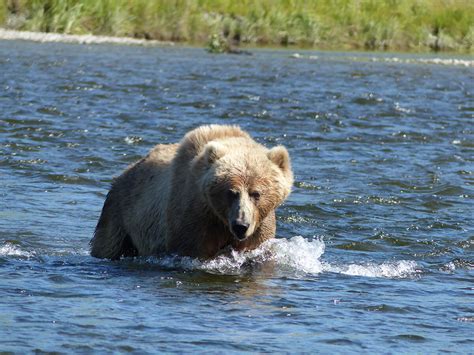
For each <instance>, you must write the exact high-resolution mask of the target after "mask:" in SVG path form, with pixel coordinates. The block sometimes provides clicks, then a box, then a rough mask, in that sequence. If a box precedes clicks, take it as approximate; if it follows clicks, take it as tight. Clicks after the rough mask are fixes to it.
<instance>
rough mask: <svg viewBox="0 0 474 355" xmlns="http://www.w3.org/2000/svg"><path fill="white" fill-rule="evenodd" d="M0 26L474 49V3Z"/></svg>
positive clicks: (295, 6) (18, 19)
mask: <svg viewBox="0 0 474 355" xmlns="http://www.w3.org/2000/svg"><path fill="white" fill-rule="evenodd" d="M0 26H2V27H6V28H10V29H17V30H29V31H43V32H59V33H68V34H86V33H92V34H98V35H114V36H130V37H136V38H147V39H158V40H167V41H178V42H187V43H192V44H203V45H204V44H205V43H207V42H208V41H209V38H210V37H211V36H212V35H218V36H220V37H223V38H225V39H226V40H227V41H229V42H232V43H233V44H235V45H238V44H244V45H245V44H249V45H277V46H288V45H294V46H300V47H312V48H321V49H368V50H408V51H432V50H435V51H437V50H450V51H459V52H472V51H473V50H474V1H473V0H240V1H234V0H194V1H193V0H0Z"/></svg>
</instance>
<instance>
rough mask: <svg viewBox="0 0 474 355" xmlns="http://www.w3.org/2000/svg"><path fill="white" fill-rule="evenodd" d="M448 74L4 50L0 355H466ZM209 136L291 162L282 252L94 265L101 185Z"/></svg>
mask: <svg viewBox="0 0 474 355" xmlns="http://www.w3.org/2000/svg"><path fill="white" fill-rule="evenodd" d="M443 58H444V57H441V58H440V57H439V56H438V57H429V56H428V57H427V56H401V55H399V56H394V55H392V56H390V55H374V54H361V53H358V54H354V53H315V52H314V53H313V52H306V53H303V54H300V55H296V56H292V52H287V51H270V50H268V51H266V50H260V51H254V55H252V56H228V55H220V56H214V55H211V54H208V53H206V52H205V51H203V50H202V49H196V48H172V47H168V48H156V47H154V48H146V47H131V46H130V47H128V46H111V45H96V46H85V45H84V46H81V45H70V44H34V43H28V42H17V41H10V42H0V107H1V110H0V180H1V181H0V280H1V281H0V350H3V351H15V352H18V353H23V352H26V351H29V352H31V351H59V352H90V351H97V352H137V353H146V352H148V353H154V352H158V351H165V352H197V351H200V352H226V353H227V352H241V351H255V352H290V351H291V352H292V351H296V352H311V351H317V352H323V353H356V352H361V351H370V352H376V353H398V352H417V353H427V352H441V351H447V352H454V353H472V351H473V349H474V337H473V334H474V298H473V296H474V218H473V217H474V216H473V213H474V212H473V211H474V203H473V198H474V176H473V174H474V164H473V160H474V126H473V117H474V102H473V101H474V87H473V83H474V70H473V66H472V60H471V59H472V58H471V59H469V58H467V59H466V58H457V60H452V58H451V57H446V58H444V59H443ZM466 63H467V65H466ZM207 123H222V124H239V125H241V126H242V127H243V128H244V129H245V130H247V131H248V132H249V133H251V135H252V136H253V137H255V139H256V140H258V141H259V142H261V143H263V144H265V145H267V146H269V147H271V146H273V145H276V144H284V145H285V146H286V147H287V148H288V150H289V151H290V154H291V156H292V159H293V168H294V172H295V184H294V189H293V193H292V195H291V196H290V198H289V199H288V201H287V202H286V203H285V204H284V205H283V206H282V207H280V209H279V210H278V211H277V215H278V222H277V223H278V225H277V239H276V240H274V241H273V242H270V243H268V244H266V245H263V246H262V247H261V248H260V249H258V250H256V251H254V252H251V253H244V254H237V253H234V254H232V255H230V256H225V257H220V258H217V259H215V260H211V261H205V262H204V261H199V260H195V259H189V258H178V257H174V256H166V257H161V258H158V257H156V258H138V259H124V260H120V261H116V262H111V261H107V260H98V259H94V258H92V257H91V256H90V255H89V251H88V248H89V246H88V242H89V240H90V238H91V237H92V234H93V231H94V227H95V224H96V222H97V219H98V217H99V213H100V210H101V208H102V204H103V201H104V197H105V194H106V193H107V190H108V187H109V185H110V182H111V178H112V177H113V176H115V175H117V174H119V173H120V172H121V171H122V170H123V169H124V168H125V167H126V166H127V165H128V164H129V163H131V162H133V161H135V160H136V159H138V158H139V157H140V156H142V155H144V154H146V152H147V151H148V150H149V149H150V148H151V147H152V146H153V145H154V144H156V143H158V142H161V143H163V142H165V143H166V142H176V141H178V140H179V139H180V138H181V137H182V136H183V135H184V134H185V133H186V132H187V131H188V130H190V129H193V128H194V127H196V126H198V125H201V124H207Z"/></svg>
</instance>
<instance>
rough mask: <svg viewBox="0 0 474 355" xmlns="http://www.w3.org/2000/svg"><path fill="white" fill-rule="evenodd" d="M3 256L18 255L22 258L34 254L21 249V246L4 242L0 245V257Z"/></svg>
mask: <svg viewBox="0 0 474 355" xmlns="http://www.w3.org/2000/svg"><path fill="white" fill-rule="evenodd" d="M3 256H20V257H23V258H30V257H32V256H34V254H33V253H31V252H28V251H25V250H21V248H20V247H19V246H17V245H15V244H11V243H5V244H4V245H2V246H0V257H3Z"/></svg>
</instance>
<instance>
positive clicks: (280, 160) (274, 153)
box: [267, 145, 291, 172]
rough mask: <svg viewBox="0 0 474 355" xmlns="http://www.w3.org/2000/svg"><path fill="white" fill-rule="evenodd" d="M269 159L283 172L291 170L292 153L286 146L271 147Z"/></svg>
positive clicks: (268, 154)
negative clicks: (289, 152)
mask: <svg viewBox="0 0 474 355" xmlns="http://www.w3.org/2000/svg"><path fill="white" fill-rule="evenodd" d="M267 156H268V159H270V160H271V161H272V162H273V163H274V164H276V165H277V166H278V167H279V168H280V169H281V170H283V172H287V171H289V170H291V166H290V155H289V154H288V151H287V150H286V148H285V147H284V146H282V145H277V146H276V147H273V148H272V149H270V150H269V151H268V153H267Z"/></svg>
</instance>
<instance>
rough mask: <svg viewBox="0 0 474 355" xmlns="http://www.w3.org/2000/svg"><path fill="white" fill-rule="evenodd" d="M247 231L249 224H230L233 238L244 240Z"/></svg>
mask: <svg viewBox="0 0 474 355" xmlns="http://www.w3.org/2000/svg"><path fill="white" fill-rule="evenodd" d="M248 229H249V224H248V223H245V222H234V223H232V231H233V232H234V234H235V236H236V237H237V238H239V239H244V238H245V233H246V232H247V230H248Z"/></svg>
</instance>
